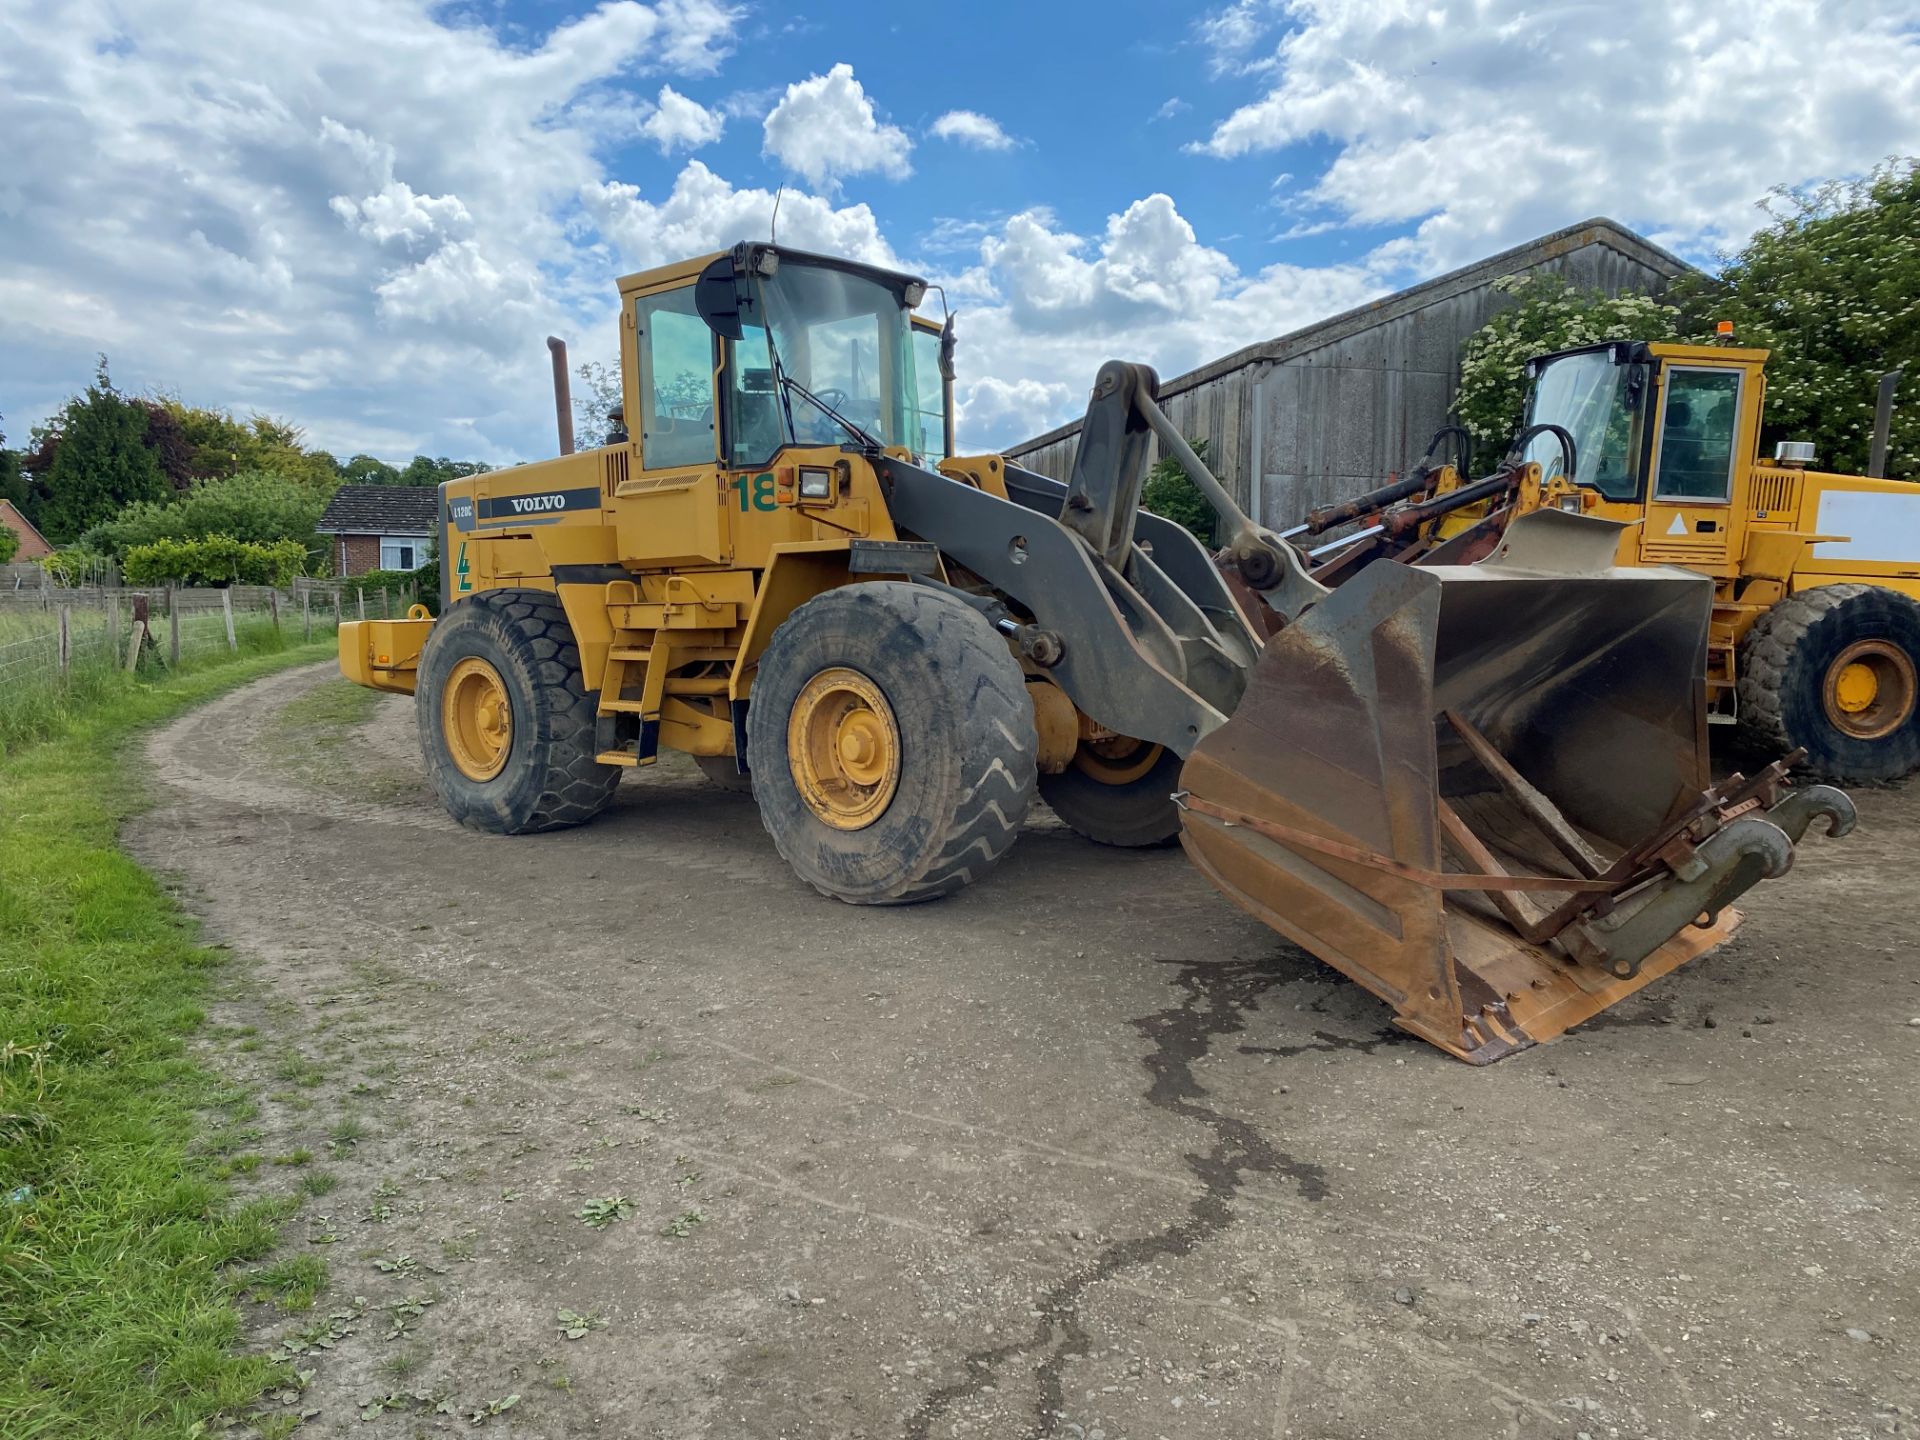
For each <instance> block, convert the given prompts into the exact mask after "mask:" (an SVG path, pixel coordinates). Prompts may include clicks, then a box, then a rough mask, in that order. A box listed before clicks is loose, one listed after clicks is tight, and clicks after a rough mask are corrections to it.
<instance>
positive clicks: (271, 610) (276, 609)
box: [267, 588, 280, 635]
mask: <svg viewBox="0 0 1920 1440" xmlns="http://www.w3.org/2000/svg"><path fill="white" fill-rule="evenodd" d="M267 614H268V615H269V616H271V617H272V619H273V630H274V633H275V634H276V635H277V634H279V633H280V592H279V591H278V590H275V589H272V588H269V589H268V590H267Z"/></svg>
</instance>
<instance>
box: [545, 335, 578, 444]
mask: <svg viewBox="0 0 1920 1440" xmlns="http://www.w3.org/2000/svg"><path fill="white" fill-rule="evenodd" d="M547 349H548V350H549V351H550V352H551V353H552V355H553V409H554V413H555V415H556V417H557V418H558V419H559V421H560V453H561V454H562V455H571V454H572V453H573V387H572V385H571V384H569V383H568V380H567V342H566V341H564V340H562V339H561V338H560V337H559V336H558V335H549V336H547Z"/></svg>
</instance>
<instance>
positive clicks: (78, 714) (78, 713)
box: [0, 611, 373, 759]
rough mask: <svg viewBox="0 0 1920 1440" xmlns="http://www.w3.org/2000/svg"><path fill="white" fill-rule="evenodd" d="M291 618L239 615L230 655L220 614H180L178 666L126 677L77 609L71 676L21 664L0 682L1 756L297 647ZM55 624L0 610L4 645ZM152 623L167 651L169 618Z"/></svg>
mask: <svg viewBox="0 0 1920 1440" xmlns="http://www.w3.org/2000/svg"><path fill="white" fill-rule="evenodd" d="M294 619H295V625H294V627H293V628H291V629H288V630H275V629H274V628H273V622H272V621H271V620H269V619H267V618H266V617H264V616H261V617H258V618H256V617H254V616H249V615H241V616H236V617H235V620H234V639H235V641H236V642H237V643H238V645H239V650H238V652H237V653H235V654H229V653H228V652H227V650H226V629H225V626H226V622H225V620H223V619H221V618H220V617H219V616H218V615H212V616H209V615H204V614H202V615H194V616H184V615H183V616H182V617H181V625H182V629H183V631H184V632H187V633H186V635H185V637H184V639H185V643H184V644H183V646H182V650H183V655H182V659H181V663H180V668H179V670H178V671H177V672H175V673H174V674H173V675H171V676H168V675H167V673H166V670H165V667H163V666H161V665H159V664H158V663H157V662H155V661H154V660H152V659H151V658H150V657H149V658H148V659H146V660H143V661H142V663H141V669H140V670H139V671H138V672H136V673H135V674H132V675H129V674H128V673H127V672H126V670H125V669H124V668H123V667H122V665H121V664H120V663H118V662H117V661H116V660H115V659H114V658H113V657H112V656H110V655H108V654H107V653H105V651H104V650H103V649H102V648H101V647H100V646H98V645H96V644H94V643H93V641H94V640H95V637H96V635H97V633H98V631H99V629H100V624H101V621H100V617H99V616H98V615H97V614H94V613H87V614H84V615H83V614H78V613H76V615H75V617H74V631H75V635H76V637H78V636H79V635H80V632H81V631H83V630H84V631H85V632H86V634H85V642H84V643H83V642H82V640H80V639H79V638H76V640H75V644H74V662H73V669H72V671H71V673H69V674H68V675H66V676H65V677H62V676H60V675H59V674H58V673H57V672H51V671H34V670H26V669H23V670H20V671H16V672H11V673H9V674H8V676H7V679H6V681H5V683H4V684H0V759H4V758H5V757H7V756H10V755H13V754H15V753H17V752H18V751H20V750H21V749H22V748H24V747H26V746H29V745H34V744H38V743H39V742H41V741H43V740H50V739H53V738H56V737H58V736H60V735H63V734H65V733H67V732H68V731H69V730H70V729H71V728H72V727H73V726H74V725H76V724H78V723H81V722H83V721H84V720H85V719H86V718H87V717H89V716H91V715H95V714H104V713H106V712H107V711H109V710H112V711H115V713H118V706H119V704H120V702H122V701H126V702H128V703H130V704H132V705H134V706H135V707H136V708H137V707H138V706H139V705H140V703H141V697H142V695H143V693H145V692H150V691H156V690H164V691H168V693H177V692H173V691H172V689H171V687H172V686H173V685H174V684H176V683H177V682H178V681H180V680H182V679H185V678H186V677H188V676H192V675H197V674H202V673H205V672H208V671H214V672H218V673H220V674H222V675H231V674H234V673H236V672H235V671H234V670H233V668H232V667H233V666H234V665H235V664H236V663H238V662H239V661H244V660H248V659H252V658H254V657H257V656H262V655H273V654H280V653H284V652H286V651H289V650H291V649H293V648H295V647H296V646H298V645H299V639H298V628H297V627H298V619H299V617H298V616H297V615H296V616H295V617H294ZM55 623H56V622H55V621H54V619H53V618H52V617H51V616H40V615H36V614H34V613H33V612H31V611H29V612H27V613H25V614H21V613H19V612H13V613H8V614H0V643H4V642H5V641H7V640H17V639H22V638H25V637H26V636H29V635H34V634H42V633H45V632H46V631H47V630H48V629H50V628H51V627H52V626H53V625H54V624H55ZM122 623H123V624H130V623H131V619H130V616H129V617H128V618H125V619H123V621H122ZM281 623H282V624H283V625H284V624H285V623H286V621H285V617H282V621H281ZM155 625H156V629H155V636H156V638H157V639H158V641H159V642H160V645H161V646H162V650H163V652H164V647H165V646H166V643H167V631H166V621H165V619H164V618H161V619H159V620H157V621H156V622H155ZM216 628H217V629H218V631H219V633H218V636H217V638H216V637H215V636H214V633H213V631H214V629H216ZM116 643H117V645H118V647H119V650H120V657H119V658H120V660H122V661H123V660H124V659H125V658H126V650H127V637H126V636H125V635H122V636H120V638H119V640H118V641H117V642H116ZM332 644H333V637H332V632H331V617H329V631H328V634H327V636H326V637H325V645H326V647H328V648H331V646H332ZM305 648H306V649H307V650H308V651H309V653H311V654H313V655H314V656H315V658H318V656H319V655H320V654H321V653H324V652H323V650H322V645H321V642H320V637H318V636H316V637H315V644H314V645H312V646H310V647H305ZM365 693H367V694H372V693H373V692H371V691H367V692H365Z"/></svg>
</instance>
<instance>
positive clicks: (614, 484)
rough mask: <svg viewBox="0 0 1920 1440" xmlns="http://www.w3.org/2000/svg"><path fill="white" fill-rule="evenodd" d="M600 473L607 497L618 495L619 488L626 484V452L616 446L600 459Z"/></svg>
mask: <svg viewBox="0 0 1920 1440" xmlns="http://www.w3.org/2000/svg"><path fill="white" fill-rule="evenodd" d="M600 467H601V473H602V474H603V475H604V477H605V480H606V492H607V494H608V495H609V496H612V495H616V494H618V493H619V490H620V487H621V486H622V485H624V484H626V483H627V451H626V447H625V446H618V447H616V448H614V449H611V450H609V451H607V452H606V454H604V455H602V456H601V457H600Z"/></svg>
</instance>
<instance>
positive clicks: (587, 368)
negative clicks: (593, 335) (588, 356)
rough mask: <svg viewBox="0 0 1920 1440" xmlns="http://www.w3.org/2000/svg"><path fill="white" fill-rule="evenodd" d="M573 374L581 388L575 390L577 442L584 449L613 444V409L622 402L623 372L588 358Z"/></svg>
mask: <svg viewBox="0 0 1920 1440" xmlns="http://www.w3.org/2000/svg"><path fill="white" fill-rule="evenodd" d="M573 373H574V374H575V375H577V376H578V377H579V378H580V388H579V389H578V390H576V391H574V392H573V431H574V443H575V444H576V445H578V446H579V447H580V448H581V449H582V450H594V449H597V448H599V447H600V446H602V445H607V444H610V443H612V439H611V437H612V434H613V420H612V411H613V407H614V406H615V405H618V404H619V403H620V371H619V370H618V369H617V368H616V367H615V366H612V365H603V364H601V363H600V362H599V361H598V360H588V361H586V362H585V363H583V364H582V365H581V366H580V368H579V369H578V370H575V371H574V372H573Z"/></svg>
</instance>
